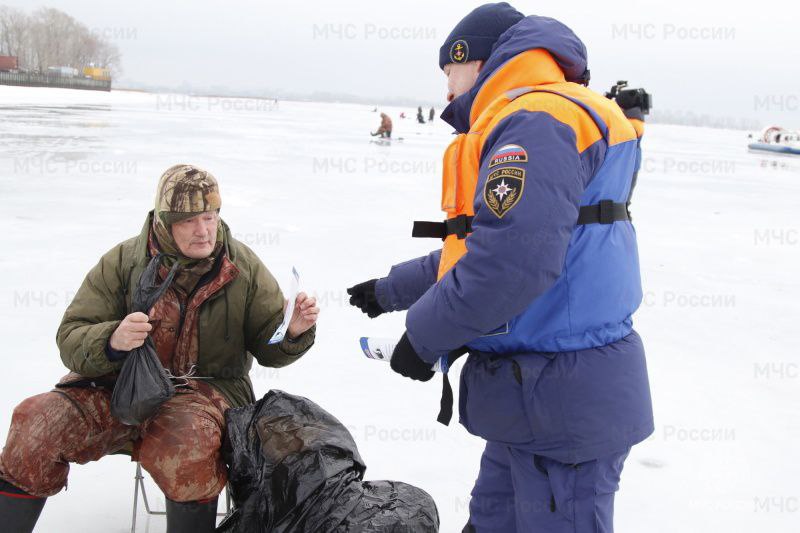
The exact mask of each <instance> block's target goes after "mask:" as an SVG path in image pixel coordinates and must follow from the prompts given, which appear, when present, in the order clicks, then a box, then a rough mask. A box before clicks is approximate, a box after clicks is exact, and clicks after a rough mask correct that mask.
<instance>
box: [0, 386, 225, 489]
mask: <svg viewBox="0 0 800 533" xmlns="http://www.w3.org/2000/svg"><path fill="white" fill-rule="evenodd" d="M190 387H191V388H182V389H179V392H178V394H176V395H175V396H174V397H173V398H171V399H170V400H169V401H167V402H166V403H164V405H162V406H161V408H160V409H159V411H158V412H157V413H156V415H155V416H153V417H152V418H151V419H149V420H148V421H147V422H145V423H144V424H142V425H141V426H138V427H133V426H126V425H124V424H122V423H121V422H119V421H117V420H116V419H115V418H114V417H113V416H111V393H110V391H108V390H105V389H100V388H59V389H55V390H53V391H50V392H46V393H44V394H39V395H37V396H32V397H30V398H28V399H26V400H24V401H23V402H22V403H20V404H19V405H18V406H17V407H16V409H14V414H13V416H12V419H11V428H10V430H9V432H8V438H7V440H6V445H5V447H4V448H3V452H2V455H0V477H2V478H3V479H5V480H6V481H8V482H9V483H12V484H13V485H15V486H17V487H19V488H20V489H22V490H24V491H25V492H27V493H29V494H32V495H34V496H38V497H47V496H52V495H54V494H56V493H58V492H59V491H60V490H61V489H62V488H63V487H64V486H65V485H66V483H67V474H68V472H69V463H78V464H84V463H87V462H89V461H97V460H98V459H100V458H101V457H103V456H105V455H108V454H110V453H114V452H116V451H119V450H120V449H122V448H123V447H125V446H126V445H127V444H128V443H130V442H131V441H133V458H134V459H135V460H138V461H140V462H141V464H142V467H143V468H144V469H145V470H147V472H149V473H150V475H151V476H152V477H153V479H154V480H155V482H156V484H157V485H158V486H159V487H160V488H161V490H162V491H163V492H164V495H165V496H166V497H167V498H169V499H171V500H173V501H178V502H185V501H195V500H204V499H208V498H214V497H216V496H217V495H219V493H220V492H222V489H223V488H224V487H225V484H226V483H227V471H226V468H225V464H224V463H223V461H222V457H221V453H220V446H221V443H222V434H223V431H224V428H225V417H224V412H225V410H226V409H227V408H228V407H229V405H228V403H227V401H226V400H225V398H224V397H223V396H222V395H221V394H220V393H219V392H218V391H217V390H216V389H214V388H213V387H212V386H210V385H208V384H207V383H204V382H201V381H195V380H192V381H190Z"/></svg>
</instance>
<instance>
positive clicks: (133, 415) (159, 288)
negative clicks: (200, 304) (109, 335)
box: [111, 254, 178, 426]
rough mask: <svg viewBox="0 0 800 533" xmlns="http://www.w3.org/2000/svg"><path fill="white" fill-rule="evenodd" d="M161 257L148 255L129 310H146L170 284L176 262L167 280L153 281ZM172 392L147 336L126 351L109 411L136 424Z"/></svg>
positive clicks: (130, 423) (152, 413) (146, 417)
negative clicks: (142, 341) (159, 282)
mask: <svg viewBox="0 0 800 533" xmlns="http://www.w3.org/2000/svg"><path fill="white" fill-rule="evenodd" d="M161 257H162V254H159V255H157V256H156V257H154V258H152V259H151V260H150V262H149V263H148V264H147V268H145V270H144V272H143V273H142V276H141V277H140V278H139V282H138V283H137V285H136V290H135V291H134V293H133V298H132V302H131V308H132V311H131V312H133V313H135V312H142V313H147V312H148V311H149V310H150V308H151V307H153V305H154V304H155V303H156V301H157V300H158V299H159V298H161V296H162V295H163V294H164V292H166V290H167V288H168V287H169V285H170V283H172V279H173V278H174V277H175V272H176V271H177V268H178V263H177V262H176V263H175V265H173V267H172V269H171V270H170V271H169V274H168V275H167V279H165V280H164V282H163V283H162V284H161V285H157V284H156V279H157V277H156V276H157V275H158V267H159V265H160V264H161ZM174 395H175V386H174V385H173V384H172V381H170V378H169V374H167V371H166V370H165V369H164V367H163V366H162V365H161V361H160V360H159V359H158V355H156V350H155V347H154V346H153V341H152V340H151V339H150V337H149V336H148V337H147V338H146V339H145V341H144V344H143V345H141V346H140V347H138V348H134V349H133V350H131V351H130V352H129V353H128V356H127V357H126V358H125V362H124V363H123V364H122V370H120V373H119V376H117V381H116V383H115V384H114V392H113V393H112V395H111V414H112V415H113V416H114V417H116V418H117V419H118V420H119V421H120V422H122V423H123V424H128V425H129V426H138V425H139V424H141V423H142V422H144V421H145V420H147V419H148V418H150V417H151V416H153V415H154V414H155V412H156V411H157V410H158V408H159V407H160V406H161V404H162V403H164V402H165V401H167V400H169V399H170V398H172V397H173V396H174Z"/></svg>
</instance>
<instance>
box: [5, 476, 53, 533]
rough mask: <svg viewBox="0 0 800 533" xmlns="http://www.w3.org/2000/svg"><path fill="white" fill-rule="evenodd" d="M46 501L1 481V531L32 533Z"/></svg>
mask: <svg viewBox="0 0 800 533" xmlns="http://www.w3.org/2000/svg"><path fill="white" fill-rule="evenodd" d="M46 500H47V498H37V497H36V496H31V495H30V494H28V493H26V492H25V491H22V490H20V489H18V488H17V487H15V486H14V485H12V484H11V483H8V482H7V481H3V480H2V479H0V529H2V530H3V531H7V532H8V533H31V532H32V531H33V526H35V525H36V521H37V520H39V515H40V514H42V508H43V507H44V502H45V501H46Z"/></svg>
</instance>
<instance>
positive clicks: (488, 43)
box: [439, 2, 525, 69]
mask: <svg viewBox="0 0 800 533" xmlns="http://www.w3.org/2000/svg"><path fill="white" fill-rule="evenodd" d="M523 18H525V15H523V14H522V13H520V12H519V11H517V10H516V9H514V8H513V7H511V6H510V5H508V3H506V2H499V3H497V4H484V5H482V6H479V7H476V8H475V9H473V10H472V12H471V13H470V14H469V15H467V16H466V17H464V18H463V19H461V22H459V23H458V24H456V27H455V28H453V31H452V32H450V35H448V36H447V39H445V41H444V44H443V45H442V47H441V48H440V49H439V68H441V69H444V66H445V65H446V64H448V63H466V62H467V61H476V60H484V61H485V60H486V59H489V55H490V54H491V53H492V47H493V46H494V43H496V42H497V39H498V38H500V36H501V35H502V34H503V33H505V31H506V30H507V29H508V28H510V27H511V26H513V25H514V24H516V23H517V22H519V21H520V20H522V19H523Z"/></svg>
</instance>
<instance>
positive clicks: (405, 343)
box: [392, 333, 436, 381]
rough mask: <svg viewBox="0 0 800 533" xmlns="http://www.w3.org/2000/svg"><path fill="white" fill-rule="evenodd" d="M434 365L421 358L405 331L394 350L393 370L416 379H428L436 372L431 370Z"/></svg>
mask: <svg viewBox="0 0 800 533" xmlns="http://www.w3.org/2000/svg"><path fill="white" fill-rule="evenodd" d="M432 366H433V365H432V364H431V363H426V362H425V361H423V360H422V359H420V358H419V355H417V351H416V350H415V349H414V347H413V346H411V341H409V340H408V334H407V333H403V337H402V338H401V339H400V342H398V343H397V346H395V348H394V352H392V370H394V371H395V372H397V373H398V374H400V375H402V376H405V377H407V378H411V379H413V380H416V381H428V380H430V379H431V378H432V377H433V376H434V374H435V373H436V372H434V371H433V370H431V367H432Z"/></svg>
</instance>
